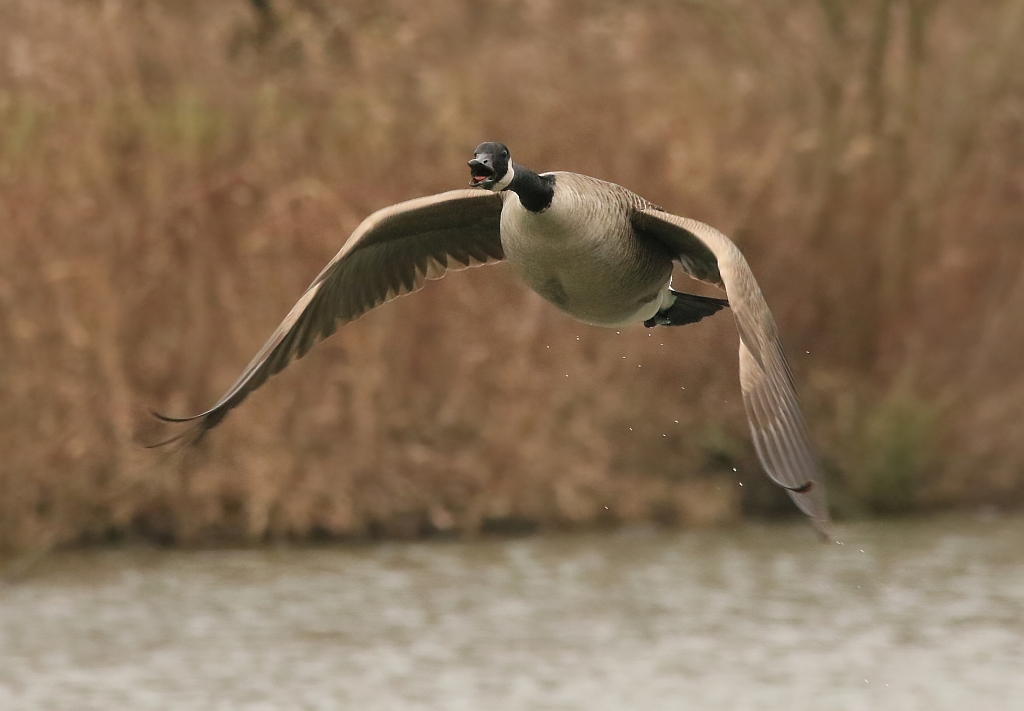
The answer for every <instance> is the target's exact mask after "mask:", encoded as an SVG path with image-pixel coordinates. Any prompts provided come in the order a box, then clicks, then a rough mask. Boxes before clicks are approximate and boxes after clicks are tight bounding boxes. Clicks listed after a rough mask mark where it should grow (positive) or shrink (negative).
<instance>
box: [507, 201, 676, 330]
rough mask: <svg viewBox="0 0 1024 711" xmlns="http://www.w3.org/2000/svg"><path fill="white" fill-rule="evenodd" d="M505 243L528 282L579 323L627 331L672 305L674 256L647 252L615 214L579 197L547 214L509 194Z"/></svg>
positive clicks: (560, 203)
mask: <svg viewBox="0 0 1024 711" xmlns="http://www.w3.org/2000/svg"><path fill="white" fill-rule="evenodd" d="M570 215H571V218H572V219H570ZM501 242H502V245H503V247H504V249H505V257H506V260H507V261H508V262H509V264H511V265H512V267H513V269H515V270H516V272H518V273H519V275H520V276H521V277H522V278H523V280H524V281H525V282H526V283H527V284H529V286H530V287H531V288H532V289H533V290H534V291H536V292H537V293H538V294H540V295H541V296H542V297H544V298H545V299H547V300H548V301H550V302H551V303H552V304H554V305H555V306H557V307H558V308H560V309H562V310H563V311H565V312H566V313H567V314H569V315H570V316H573V317H574V318H576V319H578V320H580V321H584V322H586V323H591V324H595V325H598V326H624V325H627V324H631V323H637V322H641V321H645V320H647V319H649V318H651V317H652V316H653V315H654V314H655V313H657V312H658V311H659V310H660V309H662V308H664V307H666V306H668V305H670V304H671V302H672V297H671V296H670V294H669V291H668V280H669V277H670V275H671V273H672V262H671V259H670V258H669V257H668V255H667V253H664V254H663V253H662V252H661V251H659V250H649V249H643V248H642V245H640V244H638V243H636V241H635V238H634V237H633V236H632V231H631V230H630V227H629V225H628V224H627V223H626V222H625V219H624V218H623V217H622V216H621V215H617V213H616V212H615V210H613V209H611V208H609V207H608V206H605V205H602V204H600V203H598V202H597V201H596V200H591V201H587V200H586V199H585V197H582V196H580V195H578V194H576V193H574V192H568V191H560V192H556V194H555V199H554V200H553V201H552V204H551V207H549V208H548V209H547V210H545V211H544V212H541V213H532V212H530V211H529V210H527V209H525V208H524V207H523V206H522V204H521V203H520V202H519V198H518V196H517V195H516V194H515V193H508V194H507V197H506V199H505V204H504V207H503V209H502V213H501Z"/></svg>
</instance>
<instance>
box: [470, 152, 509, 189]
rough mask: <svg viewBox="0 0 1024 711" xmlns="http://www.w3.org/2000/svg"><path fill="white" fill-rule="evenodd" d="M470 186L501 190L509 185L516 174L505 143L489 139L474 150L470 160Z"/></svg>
mask: <svg viewBox="0 0 1024 711" xmlns="http://www.w3.org/2000/svg"><path fill="white" fill-rule="evenodd" d="M469 174H470V178H469V186H470V187H471V188H484V189H486V190H491V191H493V192H500V191H502V190H504V189H505V188H507V187H508V184H509V183H511V182H512V178H513V177H514V175H515V170H514V169H513V167H512V156H511V154H509V152H508V148H506V147H505V145H504V144H503V143H495V142H493V141H488V142H486V143H481V144H480V145H479V146H477V147H476V150H475V151H473V160H471V161H469Z"/></svg>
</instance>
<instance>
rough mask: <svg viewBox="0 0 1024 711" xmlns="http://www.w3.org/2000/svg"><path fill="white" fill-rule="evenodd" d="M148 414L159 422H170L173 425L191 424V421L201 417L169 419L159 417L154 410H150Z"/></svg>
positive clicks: (167, 417)
mask: <svg viewBox="0 0 1024 711" xmlns="http://www.w3.org/2000/svg"><path fill="white" fill-rule="evenodd" d="M149 414H150V415H151V416H152V417H155V418H156V419H158V420H160V421H161V422H171V423H175V424H178V423H182V422H192V421H193V420H198V419H199V418H200V417H202V415H192V416H190V417H169V416H167V415H161V414H160V413H159V412H157V411H156V410H150V411H149Z"/></svg>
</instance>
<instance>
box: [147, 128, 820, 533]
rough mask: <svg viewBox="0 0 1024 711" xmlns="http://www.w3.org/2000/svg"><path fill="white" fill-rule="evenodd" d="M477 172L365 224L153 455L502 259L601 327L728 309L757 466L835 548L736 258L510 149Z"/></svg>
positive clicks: (658, 213)
mask: <svg viewBox="0 0 1024 711" xmlns="http://www.w3.org/2000/svg"><path fill="white" fill-rule="evenodd" d="M469 168H470V176H471V179H470V189H468V190H467V189H462V190H451V191H448V192H444V193H440V194H438V195H431V196H429V197H422V198H417V199H415V200H409V201H407V202H402V203H399V204H397V205H392V206H391V207H386V208H384V209H382V210H378V211H377V212H375V213H373V214H372V215H370V216H369V217H367V218H366V219H365V220H363V222H362V223H361V224H360V225H359V226H358V227H357V228H356V230H355V232H353V233H352V235H351V236H350V237H349V238H348V240H347V241H346V242H345V244H344V245H343V246H342V248H341V251H339V252H338V254H337V255H336V256H335V257H334V259H332V260H331V261H330V262H329V263H328V264H327V266H326V267H324V269H323V271H321V272H320V274H319V276H317V278H316V279H314V280H313V283H312V284H311V285H310V286H309V288H308V289H306V291H305V293H304V294H303V295H302V297H301V298H300V299H299V301H298V303H296V304H295V306H293V307H292V310H291V311H290V312H289V313H288V315H287V316H286V317H285V319H284V321H283V322H282V323H281V325H280V326H278V327H277V330H276V331H274V334H273V335H272V336H271V337H270V340H268V341H267V342H266V344H265V345H264V346H263V348H262V349H260V352H259V353H257V354H256V357H255V358H253V359H252V362H251V363H249V365H248V367H247V368H246V369H245V370H244V371H243V372H242V375H241V376H240V377H239V378H238V380H237V381H235V384H234V385H232V386H231V387H230V388H229V389H228V391H227V392H226V393H225V394H224V396H223V397H221V399H220V400H219V401H218V402H217V404H215V405H214V406H213V407H212V408H210V409H209V410H207V411H206V412H203V413H201V414H198V415H194V416H192V417H184V418H175V417H166V416H163V415H156V416H157V417H159V418H160V419H161V420H164V421H165V422H172V423H191V426H190V427H189V429H188V430H186V431H185V432H183V433H181V434H179V435H178V436H177V437H173V438H171V439H169V440H166V441H164V442H160V443H159V444H157V445H152V446H160V445H163V444H168V443H170V442H174V441H178V440H181V439H183V438H184V439H185V440H186V441H196V440H197V439H198V438H200V437H201V436H202V435H203V434H205V433H206V432H207V431H209V430H210V429H212V428H214V427H216V426H217V425H218V424H219V423H220V422H221V420H223V419H224V417H225V416H226V415H227V414H228V412H230V411H231V410H232V409H234V408H235V407H237V406H238V405H239V404H241V402H242V401H243V400H245V398H246V397H247V396H248V395H249V393H251V392H252V391H253V390H255V389H256V388H258V387H260V386H261V385H262V384H263V383H264V382H265V381H266V380H267V378H269V377H270V376H271V375H274V374H275V373H278V372H280V371H281V370H282V369H283V368H284V367H285V366H287V365H288V364H289V363H290V362H291V361H292V360H294V359H296V358H301V357H302V356H303V355H305V354H306V352H307V351H308V350H309V349H310V348H311V347H312V346H313V344H315V343H316V342H318V341H320V340H322V339H324V338H327V337H328V336H330V335H331V334H332V333H334V331H335V329H336V328H337V327H338V326H339V325H340V324H342V323H346V322H348V321H352V320H354V319H356V318H358V317H359V316H361V315H362V314H364V313H366V312H367V311H369V310H370V309H372V308H375V307H376V306H379V305H380V304H383V303H384V302H386V301H390V300H391V299H393V298H395V297H397V296H401V295H403V294H408V293H410V292H413V291H416V290H417V289H419V288H421V287H422V286H423V285H424V283H425V282H426V280H428V279H437V278H440V277H441V276H442V275H443V274H444V273H445V272H446V271H448V270H457V269H465V268H467V267H472V266H478V265H482V264H490V263H493V262H498V261H501V260H505V261H507V262H508V263H509V264H511V265H512V267H513V269H514V270H515V271H516V272H517V273H518V274H519V275H520V276H521V277H522V278H523V280H525V281H526V283H527V284H529V286H530V287H531V288H532V289H533V290H534V291H536V292H537V293H538V294H540V295H541V296H542V297H544V298H545V299H546V300H548V301H550V302H551V303H553V304H554V305H555V306H557V307H558V308H560V309H561V310H562V311H564V312H565V313H567V314H569V315H570V316H572V317H573V318H576V319H578V320H580V321H583V322H584V323H588V324H594V325H597V326H606V327H621V326H626V325H629V324H634V323H643V324H644V325H645V326H647V327H654V326H681V325H683V324H687V323H694V322H696V321H699V320H701V319H702V318H704V317H705V316H710V315H711V314H713V313H715V312H717V311H718V310H719V309H722V308H724V307H725V306H730V307H731V308H732V313H733V316H734V318H735V320H736V326H737V328H738V329H739V336H740V349H739V350H740V352H739V366H740V384H741V386H742V391H743V403H744V405H745V407H746V411H747V417H748V420H749V422H750V432H751V434H752V436H753V439H754V446H755V448H756V451H757V454H758V457H759V458H760V460H761V463H762V465H763V466H764V468H765V470H766V471H767V473H768V476H769V477H770V478H771V479H772V481H774V482H775V483H776V484H778V485H779V486H781V487H783V488H784V489H785V490H786V491H787V492H788V493H789V495H790V496H791V497H792V498H793V500H794V501H795V502H796V505H797V506H798V507H799V508H800V509H801V510H802V511H803V512H804V513H806V514H807V515H808V516H809V517H810V518H811V520H812V522H813V523H814V525H815V527H816V528H817V529H818V530H819V531H820V532H821V533H822V534H823V535H825V536H827V535H828V534H827V531H828V526H829V515H828V507H827V503H826V499H825V489H824V486H823V483H822V481H821V476H820V474H819V472H818V466H817V464H816V462H815V459H814V456H813V455H812V453H811V447H810V444H809V441H808V437H807V432H806V428H805V424H804V419H803V416H802V414H801V412H800V408H799V405H798V403H797V396H796V390H795V388H794V384H793V376H792V373H791V372H790V369H789V366H788V364H787V363H786V358H785V356H784V354H783V352H782V344H781V342H780V340H779V333H778V330H777V328H776V325H775V320H774V318H772V315H771V312H770V311H769V310H768V305H767V304H766V303H765V301H764V297H763V296H762V294H761V289H760V287H759V286H758V285H757V282H756V281H755V279H754V275H753V274H752V273H751V271H750V267H749V266H748V265H747V261H746V259H744V257H743V255H742V254H741V253H740V251H739V249H738V248H737V247H736V245H735V244H733V243H732V242H731V241H730V240H729V239H728V238H727V237H726V236H725V235H723V234H722V233H721V232H719V231H718V230H716V229H714V228H713V227H709V226H708V225H705V224H703V223H700V222H697V221H696V220H691V219H689V218H686V217H679V216H677V215H673V214H671V213H668V212H665V211H664V210H663V209H662V208H660V207H658V206H657V205H654V204H652V203H650V202H648V201H647V200H645V199H644V198H642V197H640V196H639V195H637V194H635V193H633V192H631V191H629V190H627V189H625V188H623V187H621V186H619V185H615V184H613V183H606V182H604V181H602V180H597V179H596V178H591V177H588V176H585V175H579V174H577V173H568V172H553V173H542V174H539V175H538V174H537V173H534V172H533V171H531V170H528V169H527V168H525V167H523V166H521V165H517V164H514V163H513V162H512V158H511V155H510V154H509V150H508V148H506V147H505V146H504V145H503V144H501V143H493V142H488V143H481V144H480V145H479V146H478V147H477V149H476V151H475V152H474V157H473V159H472V160H471V161H469ZM673 261H675V262H678V263H679V264H680V265H681V266H682V268H683V270H684V271H685V272H686V273H687V274H688V275H689V276H691V277H692V278H694V279H698V280H700V281H704V282H707V283H709V284H713V285H715V286H718V287H724V289H725V292H726V295H727V296H728V301H727V300H725V299H715V298H709V297H705V296H697V295H695V294H686V293H681V292H678V291H675V290H674V289H672V288H671V287H672V282H671V274H672V265H673Z"/></svg>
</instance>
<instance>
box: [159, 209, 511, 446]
mask: <svg viewBox="0 0 1024 711" xmlns="http://www.w3.org/2000/svg"><path fill="white" fill-rule="evenodd" d="M501 206H502V201H501V197H500V196H499V195H497V194H495V193H491V192H488V191H485V190H452V191H450V192H446V193H441V194H439V195H432V196H430V197H424V198H418V199H415V200H409V201H408V202H402V203H399V204H397V205H392V206H391V207H386V208H384V209H383V210H378V211H377V212H375V213H373V214H372V215H370V216H369V217H367V218H366V219H365V220H363V222H362V223H361V224H360V225H359V226H358V227H357V228H356V230H355V232H353V233H352V235H351V236H350V237H349V238H348V241H346V242H345V245H344V246H343V247H342V248H341V251H340V252H338V254H337V256H335V257H334V259H332V260H331V261H330V263H328V265H327V266H326V267H324V269H323V271H322V272H320V275H319V276H318V277H317V278H316V279H314V280H313V283H312V284H310V286H309V288H308V289H306V292H305V293H304V294H303V295H302V297H301V298H300V299H299V301H298V303H296V304H295V306H293V307H292V310H291V311H290V312H288V315H287V316H286V317H285V319H284V321H282V322H281V325H280V326H278V327H277V330H276V331H274V334H273V335H272V336H271V337H270V340H268V341H267V342H266V344H265V345H264V346H263V348H261V349H260V352H259V353H257V354H256V357H255V358H253V359H252V362H251V363H249V365H248V367H247V368H246V369H245V370H244V371H243V372H242V375H241V376H240V377H239V378H238V380H237V381H235V384H234V385H232V386H231V388H230V389H229V390H228V391H227V392H226V393H225V394H224V396H223V397H221V399H220V400H218V401H217V404H216V405H214V406H213V407H212V408H210V409H209V410H207V411H206V412H203V413H201V414H198V415H194V416H192V417H185V418H173V417H165V416H163V415H156V416H157V417H158V418H160V419H161V420H164V421H166V422H191V423H193V425H192V427H191V428H189V430H188V431H186V432H183V433H182V434H180V435H178V436H177V437H174V438H172V439H169V440H167V441H165V442H160V443H159V444H156V445H152V446H156V447H158V446H161V445H163V444H169V443H170V442H175V441H178V440H186V441H195V440H197V439H198V438H199V437H201V436H202V435H203V434H204V433H205V432H206V431H207V430H210V429H212V428H213V427H215V426H216V425H217V424H218V423H219V422H220V421H221V420H223V419H224V417H225V416H226V415H227V413H228V412H229V411H230V410H231V409H232V408H234V407H237V406H238V405H239V404H240V403H241V402H242V401H243V400H244V399H245V398H246V397H247V396H248V395H249V393H251V392H252V391H253V390H255V389H256V388H258V387H259V386H261V385H262V384H263V383H264V382H266V380H267V378H269V377H270V376H271V375H274V374H275V373H278V372H280V371H281V370H283V369H284V367H285V366H287V365H288V364H289V363H290V362H291V361H292V360H295V359H296V358H301V357H302V356H304V355H305V354H306V352H307V351H309V349H310V348H311V347H312V346H313V344H315V343H317V342H318V341H321V340H323V339H325V338H327V337H328V336H330V335H331V334H332V333H334V331H335V330H336V329H337V328H338V326H339V325H340V324H343V323H347V322H348V321H352V320H354V319H356V318H359V316H361V315H363V314H364V313H366V312H367V311H369V310H370V309H372V308H374V307H376V306H379V305H380V304H382V303H384V302H385V301H390V300H391V299H394V298H395V297H397V296H401V295H403V294H408V293H410V292H413V291H416V290H417V289H420V288H421V287H422V286H423V285H424V283H425V281H426V280H427V279H438V278H440V277H441V276H443V275H444V274H445V272H446V271H448V270H455V269H465V268H467V267H472V266H478V265H481V264H487V263H489V262H496V261H499V260H501V259H504V256H505V255H504V251H503V250H502V247H501V236H500V229H499V225H500V221H501ZM154 414H156V413H154Z"/></svg>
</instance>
